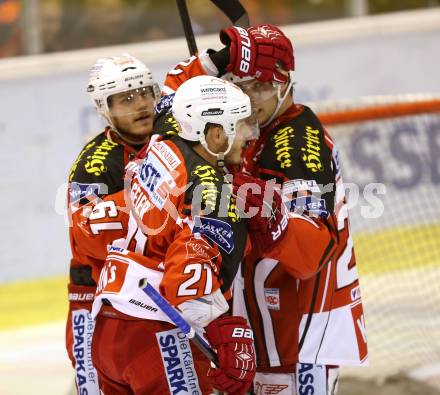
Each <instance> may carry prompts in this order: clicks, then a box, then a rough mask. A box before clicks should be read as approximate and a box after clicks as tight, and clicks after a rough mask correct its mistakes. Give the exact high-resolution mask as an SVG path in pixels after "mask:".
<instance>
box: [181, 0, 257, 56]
mask: <svg viewBox="0 0 440 395" xmlns="http://www.w3.org/2000/svg"><path fill="white" fill-rule="evenodd" d="M176 2H177V8H178V10H179V15H180V20H181V22H182V26H183V31H184V33H185V38H186V43H187V45H188V49H189V53H190V54H191V55H197V53H198V52H199V51H198V49H197V44H196V39H195V36H194V31H193V27H192V23H191V18H190V16H189V12H188V6H187V4H186V0H176ZM211 2H212V3H213V4H215V5H216V6H217V8H219V9H220V10H221V11H222V12H223V13H224V14H225V15H226V16H227V17H228V19H229V20H230V21H231V22H232V24H233V25H235V26H240V27H244V28H248V27H249V15H248V13H247V12H246V10H245V8H244V7H243V6H242V5H241V3H240V1H239V0H211Z"/></svg>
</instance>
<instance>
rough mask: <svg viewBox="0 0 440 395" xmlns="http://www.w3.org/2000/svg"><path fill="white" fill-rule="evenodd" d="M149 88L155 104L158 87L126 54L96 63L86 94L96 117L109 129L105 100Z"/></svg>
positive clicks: (158, 93)
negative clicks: (89, 98) (130, 91)
mask: <svg viewBox="0 0 440 395" xmlns="http://www.w3.org/2000/svg"><path fill="white" fill-rule="evenodd" d="M146 87H149V88H150V89H151V90H152V93H153V95H154V99H155V101H157V100H159V98H160V89H159V86H158V85H157V84H156V83H155V82H154V80H153V75H152V74H151V71H150V69H149V68H148V67H147V66H146V65H145V64H144V63H143V62H141V61H140V60H138V59H136V58H135V57H133V56H131V55H129V54H122V55H121V56H114V57H111V58H102V59H98V60H97V61H96V63H95V64H94V65H93V67H92V68H91V69H90V75H89V85H88V86H87V92H88V93H89V95H90V97H91V99H92V101H93V103H94V105H95V107H96V109H97V110H98V113H99V114H100V115H101V116H103V117H104V118H105V119H106V120H107V121H108V122H109V123H110V125H112V126H114V125H113V122H112V119H111V112H110V108H109V103H108V99H109V97H110V96H112V95H115V94H117V93H121V92H126V91H129V90H135V89H141V88H146Z"/></svg>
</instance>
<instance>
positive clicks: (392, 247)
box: [310, 95, 440, 378]
mask: <svg viewBox="0 0 440 395" xmlns="http://www.w3.org/2000/svg"><path fill="white" fill-rule="evenodd" d="M310 106H311V107H312V108H313V109H314V110H315V112H317V113H318V114H319V116H320V119H321V121H322V122H323V124H324V125H325V126H326V127H327V128H328V130H329V132H330V134H331V135H332V136H333V138H334V140H335V143H336V145H337V147H338V149H339V151H340V152H339V154H340V158H341V165H342V175H343V178H344V182H345V183H346V184H347V185H346V193H347V196H348V200H349V207H350V221H351V229H352V232H353V235H354V248H355V254H356V257H357V263H358V270H359V274H360V284H361V291H362V297H363V302H364V309H365V319H366V326H367V337H368V345H369V357H370V358H369V360H370V367H369V368H367V369H349V370H348V372H349V374H356V375H364V376H368V375H370V376H374V377H376V378H377V377H385V376H389V375H393V374H395V373H397V372H402V371H404V372H408V371H412V370H413V369H415V368H420V367H422V366H430V365H433V364H435V363H439V362H440V96H432V95H404V96H385V97H383V96H381V97H368V98H359V99H352V100H346V101H340V102H326V103H314V104H310ZM437 366H440V365H437ZM345 371H347V370H345Z"/></svg>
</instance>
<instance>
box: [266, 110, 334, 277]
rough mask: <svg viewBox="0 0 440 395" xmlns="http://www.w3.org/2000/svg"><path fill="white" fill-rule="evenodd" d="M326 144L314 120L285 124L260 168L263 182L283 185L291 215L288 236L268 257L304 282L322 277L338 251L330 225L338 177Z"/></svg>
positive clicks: (276, 134)
mask: <svg viewBox="0 0 440 395" xmlns="http://www.w3.org/2000/svg"><path fill="white" fill-rule="evenodd" d="M325 139H326V136H325V133H324V130H323V128H322V127H321V125H320V123H319V121H317V118H316V117H314V116H308V117H305V119H301V121H299V122H296V123H294V124H286V125H284V126H282V127H280V128H278V130H276V131H275V133H274V134H273V135H272V136H271V137H270V142H269V144H268V146H267V147H266V156H265V157H264V158H263V161H262V166H261V168H260V172H261V175H262V178H266V179H269V178H273V177H274V176H275V178H276V179H277V181H278V182H280V183H282V192H283V199H284V202H285V204H286V207H287V209H288V211H289V224H288V229H287V231H286V234H285V235H284V237H283V239H282V240H281V241H280V243H279V244H278V245H276V246H275V247H274V248H273V249H272V250H271V251H268V252H267V254H265V255H266V256H270V257H271V258H273V259H277V260H279V261H280V262H281V263H282V264H283V265H284V266H285V268H286V270H287V271H288V272H289V273H291V274H292V275H293V276H294V277H296V278H300V279H305V278H309V277H311V276H313V275H314V274H315V273H316V272H318V271H319V270H320V269H321V268H322V267H323V266H324V265H325V263H327V262H328V260H329V259H331V257H332V256H333V254H334V252H335V249H336V237H337V235H336V232H337V231H335V227H334V226H332V224H331V221H332V214H333V212H334V200H335V176H334V169H333V164H332V152H331V150H330V149H329V147H328V146H327V144H326V140H325ZM292 257H294V258H292Z"/></svg>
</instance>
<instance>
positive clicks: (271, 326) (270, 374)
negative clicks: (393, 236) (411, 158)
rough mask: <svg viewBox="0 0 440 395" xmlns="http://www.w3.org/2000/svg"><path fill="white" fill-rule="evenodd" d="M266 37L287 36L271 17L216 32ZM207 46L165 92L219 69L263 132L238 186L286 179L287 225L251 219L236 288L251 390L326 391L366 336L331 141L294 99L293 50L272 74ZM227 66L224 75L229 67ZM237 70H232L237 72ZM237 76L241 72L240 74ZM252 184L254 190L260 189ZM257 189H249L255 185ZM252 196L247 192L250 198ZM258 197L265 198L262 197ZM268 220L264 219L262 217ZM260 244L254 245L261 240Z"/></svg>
mask: <svg viewBox="0 0 440 395" xmlns="http://www.w3.org/2000/svg"><path fill="white" fill-rule="evenodd" d="M246 36H251V37H264V38H265V40H266V45H267V46H269V47H270V46H271V44H274V45H273V48H272V53H280V52H277V50H278V47H277V44H278V43H280V42H283V43H284V44H283V48H289V45H286V44H285V42H286V41H287V42H288V43H289V44H290V40H288V38H287V37H285V35H284V34H283V33H282V32H281V31H280V30H279V29H277V28H275V27H273V26H270V25H263V26H256V27H251V28H249V29H247V30H245V29H242V28H239V27H233V28H230V29H226V30H224V31H222V33H221V39H222V41H223V43H225V44H227V45H228V44H229V43H231V47H235V48H236V49H237V51H236V53H237V56H238V57H240V54H242V53H243V52H242V51H240V43H241V44H242V43H243V41H244V42H246V41H245V40H243V41H240V39H237V38H238V37H239V38H244V37H246ZM225 54H226V55H227V54H228V53H227V52H222V51H219V52H218V53H217V54H213V53H212V52H204V53H202V54H201V55H200V56H199V57H198V58H195V57H193V58H191V59H190V61H188V62H182V63H180V64H179V65H178V66H177V67H176V69H175V70H173V72H172V73H170V74H169V75H168V77H167V81H166V84H165V85H166V88H164V90H165V92H166V93H168V94H170V93H172V91H173V90H174V89H176V87H178V86H179V84H180V83H181V82H182V81H185V80H186V79H188V78H191V77H193V76H195V75H198V74H211V75H223V78H225V79H227V80H230V81H233V82H235V83H237V84H238V85H239V86H240V87H241V88H242V89H243V90H244V92H246V93H247V94H248V95H249V96H250V98H251V102H252V105H253V109H254V111H255V112H256V114H257V116H258V120H259V123H260V127H261V136H260V138H259V139H258V141H256V142H254V143H252V144H250V145H249V147H248V148H247V150H246V153H245V155H244V157H243V163H242V166H241V170H242V171H241V172H240V173H238V174H237V175H236V176H234V186H235V190H236V192H237V193H238V194H240V192H241V193H243V192H246V190H247V189H249V188H250V187H251V186H252V185H255V184H256V185H257V186H259V187H260V188H259V190H260V194H259V195H263V193H262V192H261V187H262V186H263V185H262V184H261V182H260V181H259V180H258V179H257V178H255V176H257V177H260V178H261V179H263V180H274V181H276V182H277V183H278V184H279V185H282V190H283V199H284V203H285V205H286V208H287V209H288V210H289V211H290V213H289V222H288V226H287V230H286V231H285V232H284V233H283V234H282V235H281V236H279V235H280V234H281V232H279V230H282V229H281V228H282V227H283V225H282V217H279V219H278V220H277V221H278V222H279V223H278V225H279V227H278V229H274V226H273V225H274V224H273V223H272V228H271V229H270V230H268V229H267V226H265V225H264V224H263V225H262V223H261V222H260V221H259V219H260V218H259V217H256V219H255V220H250V229H249V230H250V233H251V236H252V239H253V240H254V241H256V242H254V246H256V248H253V250H252V254H251V255H250V256H249V257H248V258H247V259H246V260H245V262H244V263H243V265H242V268H241V272H240V275H238V276H237V278H236V281H235V286H234V314H238V315H243V316H246V317H248V321H249V322H250V324H251V327H252V328H253V330H254V333H255V345H256V353H257V375H256V380H255V383H254V390H255V391H256V393H261V394H263V393H267V391H268V390H271V389H272V390H274V389H276V390H277V391H278V392H277V393H279V394H281V395H282V394H304V393H314V394H315V395H330V394H335V393H336V391H337V377H338V370H337V366H338V365H363V364H366V363H367V344H366V336H365V323H364V315H363V310H362V303H361V298H360V292H359V282H358V276H357V270H356V261H355V257H354V253H353V243H352V239H351V236H350V232H349V224H348V210H347V204H346V200H345V196H344V186H343V183H342V178H341V170H340V163H339V157H338V152H337V149H336V147H335V146H334V144H333V141H332V139H331V137H330V135H329V133H328V132H327V130H326V129H325V128H324V127H323V126H322V125H321V123H320V121H319V119H318V118H317V117H316V115H315V114H314V113H313V111H312V110H311V109H310V108H308V107H306V106H304V105H300V104H296V103H294V101H293V69H294V56H293V48H292V46H291V44H290V50H287V51H283V52H282V56H280V57H279V61H280V63H279V66H280V67H279V69H278V73H271V74H266V77H267V75H269V76H270V78H268V79H267V78H263V79H261V78H260V76H261V75H260V73H258V72H256V70H254V69H252V67H249V68H247V70H248V73H247V75H246V72H242V71H243V70H240V72H237V70H235V69H234V68H233V67H230V65H228V66H226V65H227V63H228V60H227V59H225V56H224V55H225ZM226 71H227V72H229V73H226V74H225V72H226ZM231 72H233V73H236V74H233V73H231ZM237 74H238V75H237ZM257 190H258V188H257ZM254 191H255V190H254ZM249 197H250V196H249ZM260 197H261V196H260ZM268 223H269V222H268ZM258 247H260V248H258Z"/></svg>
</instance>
